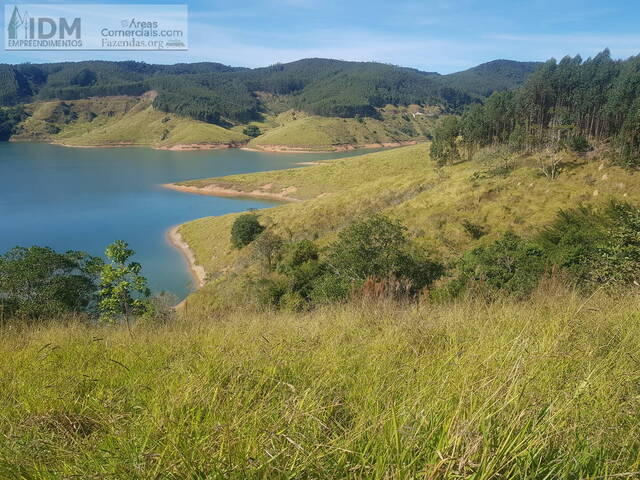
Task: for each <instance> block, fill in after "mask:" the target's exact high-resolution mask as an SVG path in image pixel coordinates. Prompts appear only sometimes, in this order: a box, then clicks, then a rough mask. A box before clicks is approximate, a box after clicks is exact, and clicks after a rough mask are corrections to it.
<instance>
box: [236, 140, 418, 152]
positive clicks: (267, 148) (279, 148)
mask: <svg viewBox="0 0 640 480" xmlns="http://www.w3.org/2000/svg"><path fill="white" fill-rule="evenodd" d="M417 144H418V141H417V140H409V141H406V142H382V143H366V144H363V145H358V144H347V145H329V146H327V147H326V148H324V147H319V146H309V147H292V146H289V145H259V146H255V145H253V146H250V147H249V146H243V147H240V149H241V150H248V151H250V152H268V153H335V152H349V151H352V150H369V149H372V148H390V147H406V146H409V145H417Z"/></svg>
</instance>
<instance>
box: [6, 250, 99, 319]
mask: <svg viewBox="0 0 640 480" xmlns="http://www.w3.org/2000/svg"><path fill="white" fill-rule="evenodd" d="M101 263H102V262H101V260H100V259H99V258H95V257H91V256H89V255H87V254H86V253H83V252H78V251H69V252H66V253H57V252H55V251H54V250H52V249H50V248H48V247H37V246H34V247H30V248H24V247H16V248H14V249H12V250H10V251H9V252H7V253H5V254H4V255H2V256H0V310H1V315H2V316H3V317H5V318H6V317H11V316H16V317H22V318H26V319H32V320H34V319H42V318H53V317H55V316H56V315H61V314H64V313H79V312H84V313H90V312H91V311H92V310H93V308H94V307H95V304H96V301H97V274H98V272H99V270H100V266H101Z"/></svg>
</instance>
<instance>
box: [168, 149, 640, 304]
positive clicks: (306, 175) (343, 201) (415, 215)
mask: <svg viewBox="0 0 640 480" xmlns="http://www.w3.org/2000/svg"><path fill="white" fill-rule="evenodd" d="M428 151H429V146H428V145H416V146H410V147H403V148H398V149H394V150H389V151H384V152H378V153H372V154H368V155H360V156H357V157H350V158H345V159H339V160H332V161H327V162H322V164H321V165H317V166H311V167H306V168H302V169H291V170H280V171H275V172H263V173H255V174H247V175H235V176H230V177H223V178H217V179H206V180H194V181H191V182H181V183H180V184H179V185H181V186H186V187H193V188H195V189H196V190H195V192H196V193H197V192H198V190H197V189H204V190H202V192H203V193H210V191H211V190H212V189H215V188H223V189H227V190H236V191H238V192H245V194H249V195H250V194H252V193H260V194H272V195H276V196H277V195H285V196H286V197H287V198H292V199H297V200H301V201H299V202H293V203H288V204H285V205H282V206H278V207H275V208H270V209H268V210H264V211H262V212H260V219H261V221H262V222H263V223H264V224H265V225H268V226H270V227H271V228H272V229H273V231H274V232H277V233H278V234H280V235H282V236H283V237H285V238H292V239H303V238H308V239H313V238H315V239H318V241H319V242H320V244H326V243H327V242H328V241H330V240H331V239H333V238H335V235H336V233H337V231H339V230H340V229H342V228H343V227H344V226H346V225H348V224H349V223H351V222H352V221H355V220H357V219H359V218H362V216H364V215H368V214H372V213H376V212H382V213H384V214H386V215H388V216H390V217H392V218H396V219H398V220H400V221H401V222H402V223H403V224H404V225H406V226H407V227H408V228H409V235H410V237H411V238H412V239H413V240H414V241H416V242H417V243H418V244H419V245H421V246H423V247H424V248H425V249H426V250H427V251H430V252H433V253H434V254H436V255H437V256H438V257H439V258H442V259H445V260H455V259H456V258H458V257H459V256H460V255H462V254H463V253H464V252H465V251H467V250H468V249H469V248H471V247H473V246H475V245H478V244H479V243H482V242H489V241H491V240H494V239H496V238H498V237H499V236H500V235H501V234H502V233H504V232H505V231H514V232H516V233H521V234H525V235H526V234H530V233H531V232H532V231H536V229H540V228H542V227H543V226H545V225H546V224H548V223H549V222H550V221H551V220H552V219H553V218H554V217H555V215H556V213H557V212H558V211H559V210H560V209H563V208H570V207H573V206H576V205H578V204H581V203H582V204H589V203H596V204H597V203H600V202H603V201H606V200H607V199H609V198H618V199H621V200H629V201H633V202H639V203H640V193H638V192H640V174H638V173H636V172H633V171H629V170H625V169H623V168H620V167H617V166H614V165H611V164H610V163H609V161H608V160H607V159H606V157H605V156H600V155H599V154H598V155H592V156H590V157H580V156H576V155H573V154H570V153H564V154H563V155H564V156H563V159H562V167H561V173H560V174H559V175H558V176H557V178H554V179H550V178H549V177H547V176H545V175H544V173H543V170H542V168H541V165H542V163H541V157H540V156H538V155H536V154H534V155H522V156H516V157H514V158H512V157H506V159H505V157H504V156H503V155H501V154H500V153H499V152H498V153H493V154H492V153H489V154H487V155H486V156H485V157H484V158H483V159H480V160H478V161H474V162H464V163H458V164H456V165H452V166H447V167H444V168H439V167H437V166H436V165H435V162H434V161H433V160H431V159H430V158H429V153H428ZM505 162H507V163H506V164H505ZM237 216H238V214H231V215H225V216H222V217H212V218H205V219H200V220H196V221H193V222H189V223H187V224H184V225H183V226H182V227H180V233H181V234H182V236H183V238H185V239H186V241H187V242H188V244H189V246H190V247H191V248H192V250H193V251H194V253H195V257H196V260H197V263H198V264H199V265H201V266H203V267H204V268H205V270H206V271H207V272H208V274H209V276H210V279H212V280H214V281H213V282H211V283H210V284H208V285H207V286H205V287H204V288H203V289H202V290H200V291H199V292H197V293H195V294H193V295H192V297H191V300H192V301H194V302H195V303H196V304H199V303H201V302H202V303H205V304H214V305H215V304H217V303H218V302H219V301H226V300H225V295H227V293H225V292H228V291H229V289H234V288H239V287H238V284H237V282H236V280H234V279H237V278H238V277H236V276H235V275H236V274H243V273H246V272H248V270H247V268H249V269H251V268H254V267H253V266H252V265H253V262H251V255H252V252H251V249H245V250H234V249H232V248H231V246H230V243H229V238H230V237H229V232H230V229H231V225H232V223H233V221H234V220H235V218H236V217H237ZM466 222H471V223H473V224H475V225H478V226H479V227H481V228H482V229H483V230H484V231H485V232H486V235H485V236H483V237H482V238H481V239H480V240H478V239H475V238H473V237H472V236H470V235H469V233H468V232H467V230H466V229H465V226H464V225H465V223H466ZM249 271H250V270H249ZM237 294H238V293H237V292H236V293H235V294H234V295H237Z"/></svg>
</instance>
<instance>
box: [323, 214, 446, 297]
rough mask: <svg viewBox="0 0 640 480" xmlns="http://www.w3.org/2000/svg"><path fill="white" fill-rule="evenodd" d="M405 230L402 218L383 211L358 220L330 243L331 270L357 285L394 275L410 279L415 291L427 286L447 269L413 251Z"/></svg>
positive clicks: (329, 264) (329, 260) (328, 253)
mask: <svg viewBox="0 0 640 480" xmlns="http://www.w3.org/2000/svg"><path fill="white" fill-rule="evenodd" d="M405 232H406V227H404V226H403V225H402V224H400V223H399V222H398V221H394V220H390V219H388V218H387V217H385V216H383V215H379V214H376V215H372V216H371V217H369V218H367V219H365V220H362V221H360V222H356V223H354V224H352V225H350V226H349V227H347V228H345V229H344V230H343V231H342V232H340V234H339V235H338V240H337V241H336V242H334V243H333V244H331V245H330V246H329V248H328V251H327V258H326V260H325V262H326V263H327V265H328V270H329V271H331V272H333V273H334V274H335V275H338V276H340V277H342V278H345V279H348V280H349V281H351V283H352V285H354V286H359V285H361V284H362V283H363V282H364V281H365V280H367V279H368V278H372V279H375V280H383V279H387V278H390V277H394V278H398V279H404V280H407V281H409V282H410V283H411V285H412V291H413V292H416V291H418V290H420V289H422V288H424V287H427V286H429V285H430V284H431V283H433V282H434V281H435V280H437V279H438V278H439V277H440V276H441V275H442V274H443V271H444V268H443V266H442V265H441V264H439V263H437V262H433V261H430V260H429V259H427V258H426V257H425V256H424V255H422V254H418V253H416V252H415V251H413V250H412V248H411V244H410V242H409V241H408V240H407V238H406V237H405Z"/></svg>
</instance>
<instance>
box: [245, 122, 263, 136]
mask: <svg viewBox="0 0 640 480" xmlns="http://www.w3.org/2000/svg"><path fill="white" fill-rule="evenodd" d="M242 133H244V134H245V135H246V136H247V137H254V138H255V137H258V136H260V134H261V133H262V132H260V128H259V127H257V126H255V125H247V126H246V127H245V128H244V130H242Z"/></svg>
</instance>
